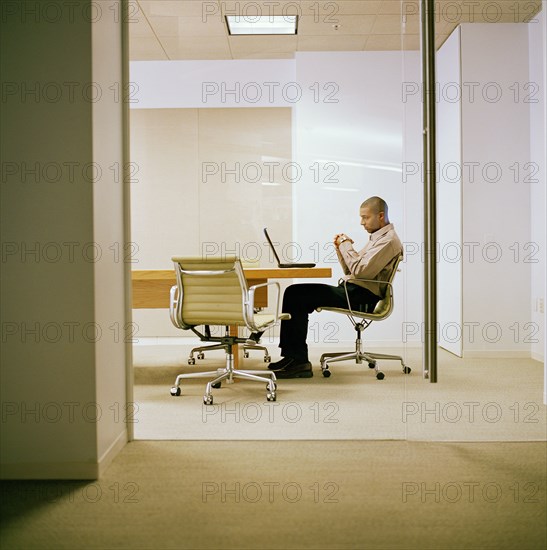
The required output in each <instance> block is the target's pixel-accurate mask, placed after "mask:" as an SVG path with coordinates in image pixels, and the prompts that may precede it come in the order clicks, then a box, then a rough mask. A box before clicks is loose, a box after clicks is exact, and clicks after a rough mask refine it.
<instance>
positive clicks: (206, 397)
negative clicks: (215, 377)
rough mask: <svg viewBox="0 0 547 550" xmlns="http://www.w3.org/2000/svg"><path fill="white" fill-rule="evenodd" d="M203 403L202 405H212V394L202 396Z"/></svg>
mask: <svg viewBox="0 0 547 550" xmlns="http://www.w3.org/2000/svg"><path fill="white" fill-rule="evenodd" d="M203 404H204V405H212V404H213V396H212V395H204V396H203Z"/></svg>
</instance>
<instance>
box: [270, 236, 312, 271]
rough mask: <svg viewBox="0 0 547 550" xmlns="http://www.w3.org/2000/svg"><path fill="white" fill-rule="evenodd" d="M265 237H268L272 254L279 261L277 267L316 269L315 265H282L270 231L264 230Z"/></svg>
mask: <svg viewBox="0 0 547 550" xmlns="http://www.w3.org/2000/svg"><path fill="white" fill-rule="evenodd" d="M264 235H266V239H268V244H269V245H270V248H271V249H272V252H273V254H274V256H275V259H276V260H277V267H315V264H282V263H281V261H280V260H279V256H278V255H277V252H276V251H275V247H274V245H273V243H272V239H270V236H269V235H268V230H267V229H266V228H264Z"/></svg>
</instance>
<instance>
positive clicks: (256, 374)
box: [171, 345, 277, 405]
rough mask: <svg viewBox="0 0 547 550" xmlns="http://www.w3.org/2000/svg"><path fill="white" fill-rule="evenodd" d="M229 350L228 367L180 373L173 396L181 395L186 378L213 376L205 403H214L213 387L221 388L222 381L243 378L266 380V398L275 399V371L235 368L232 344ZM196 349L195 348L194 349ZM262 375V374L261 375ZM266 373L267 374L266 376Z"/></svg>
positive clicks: (211, 347) (228, 381)
mask: <svg viewBox="0 0 547 550" xmlns="http://www.w3.org/2000/svg"><path fill="white" fill-rule="evenodd" d="M227 347H228V346H226V345H219V346H209V347H208V348H203V349H213V348H214V349H219V348H224V349H226V348H227ZM229 347H230V349H229V352H228V353H227V354H226V367H224V368H221V369H218V370H216V371H209V372H193V373H189V374H179V375H178V376H177V379H176V380H175V385H174V386H173V387H172V388H171V395H172V396H179V395H181V393H182V392H181V389H180V383H181V381H182V380H184V379H185V378H186V379H187V378H211V377H214V378H213V380H211V381H209V382H208V383H207V386H206V387H205V395H204V396H203V403H204V404H205V405H212V404H213V394H212V389H213V388H215V389H217V388H220V387H221V384H222V382H224V381H226V382H227V383H228V384H231V383H232V382H233V381H234V379H236V378H241V379H243V380H252V381H254V382H265V383H266V399H267V400H268V401H275V400H276V398H277V395H276V390H277V384H276V377H275V373H274V372H273V371H270V372H264V371H253V370H239V369H234V355H233V353H231V346H229ZM253 347H254V346H253ZM192 351H194V350H192ZM260 375H262V376H260ZM264 375H265V376H264Z"/></svg>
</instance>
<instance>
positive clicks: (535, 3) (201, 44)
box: [129, 0, 541, 61]
mask: <svg viewBox="0 0 547 550" xmlns="http://www.w3.org/2000/svg"><path fill="white" fill-rule="evenodd" d="M419 5H420V2H419V1H418V0H410V1H407V0H336V1H329V0H313V1H312V0H301V1H295V0H292V1H286V0H249V1H247V0H237V1H232V0H227V1H217V0H130V2H129V30H130V31H129V32H130V59H131V60H132V61H137V60H142V61H144V60H174V59H267V58H292V57H293V56H294V52H296V51H362V50H366V51H376V50H417V49H419V45H420V35H419V32H420V30H419V27H420V25H419ZM435 6H436V9H437V12H436V27H435V29H436V43H437V47H439V46H440V45H441V44H442V43H443V42H444V41H445V40H446V38H447V37H448V35H449V34H450V33H451V32H452V31H453V30H454V28H455V27H456V26H457V25H458V24H459V23H522V22H528V21H530V20H531V19H532V18H533V16H534V15H535V14H536V13H538V12H539V11H540V10H541V0H495V1H493V0H436V2H435ZM225 15H241V16H247V17H253V16H257V15H266V16H267V15H298V16H299V18H298V33H297V35H296V36H271V35H270V36H230V35H229V34H228V30H227V27H226V22H225V18H224V16H225Z"/></svg>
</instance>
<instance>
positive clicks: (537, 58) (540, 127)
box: [528, 3, 547, 396]
mask: <svg viewBox="0 0 547 550" xmlns="http://www.w3.org/2000/svg"><path fill="white" fill-rule="evenodd" d="M544 5H545V3H544ZM528 32H529V50H530V75H529V80H530V82H531V83H533V90H534V92H535V93H534V96H533V97H532V98H530V99H531V100H533V101H531V102H530V103H529V106H530V160H531V162H532V163H533V165H534V166H537V174H535V176H534V179H537V181H535V182H532V183H530V184H529V187H530V222H531V233H530V241H531V242H533V243H537V246H538V248H539V253H538V254H537V255H536V259H537V260H538V262H536V263H533V264H531V266H530V267H531V295H530V298H531V309H532V316H531V322H532V323H534V324H535V325H537V327H538V332H537V342H533V343H532V345H531V348H532V357H534V358H535V359H538V360H540V361H544V359H545V353H544V349H545V344H546V338H545V313H544V312H545V305H544V307H543V309H544V312H543V313H542V312H541V311H540V308H539V303H538V302H539V300H540V299H543V301H544V304H545V298H546V289H545V284H546V275H545V245H546V235H545V232H546V224H545V219H546V217H547V216H546V213H547V204H546V200H547V199H546V193H545V185H546V183H545V182H546V179H547V175H546V174H547V170H546V168H547V161H546V155H547V141H546V136H547V122H546V117H547V112H546V109H545V100H546V96H545V86H546V82H547V69H546V59H547V54H546V53H545V52H546V51H547V17H546V14H545V10H543V11H542V12H540V13H539V14H538V15H537V16H536V17H535V18H534V21H532V22H531V23H529V24H528ZM536 90H537V92H536ZM546 380H547V371H546ZM546 396H547V390H546Z"/></svg>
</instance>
